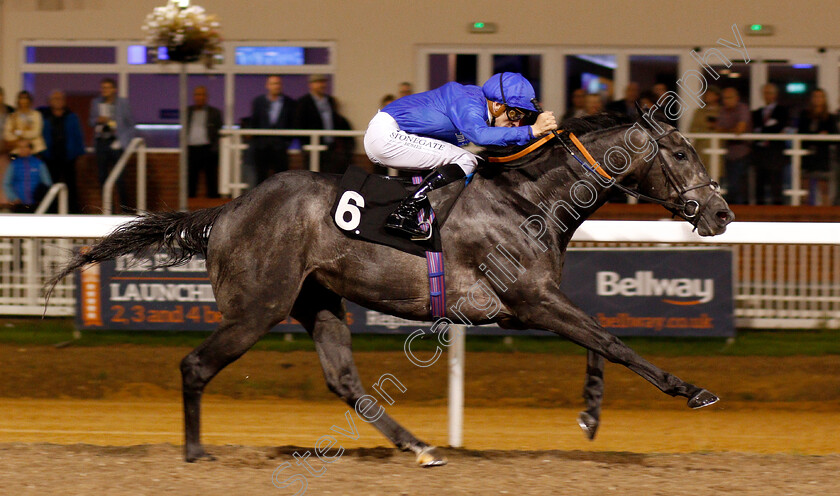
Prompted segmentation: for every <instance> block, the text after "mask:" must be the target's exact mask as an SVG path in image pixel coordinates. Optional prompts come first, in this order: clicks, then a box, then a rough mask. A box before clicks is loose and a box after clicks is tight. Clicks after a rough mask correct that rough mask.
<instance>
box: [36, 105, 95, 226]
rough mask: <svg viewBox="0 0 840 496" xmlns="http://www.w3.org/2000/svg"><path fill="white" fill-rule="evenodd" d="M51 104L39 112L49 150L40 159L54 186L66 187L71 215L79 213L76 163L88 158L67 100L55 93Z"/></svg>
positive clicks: (79, 122)
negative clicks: (42, 119) (81, 158)
mask: <svg viewBox="0 0 840 496" xmlns="http://www.w3.org/2000/svg"><path fill="white" fill-rule="evenodd" d="M49 103H50V104H49V106H48V107H41V108H39V109H38V110H40V111H41V114H42V115H43V116H44V129H43V136H44V142H45V144H46V146H47V148H46V150H44V151H43V152H42V153H41V156H42V158H43V159H44V162H45V163H46V164H47V169H48V170H49V172H50V176H51V177H52V180H53V182H56V183H64V184H66V185H67V193H68V209H69V210H70V212H71V213H78V212H79V211H80V210H79V201H78V191H77V189H76V160H77V159H78V158H79V157H81V156H82V155H84V154H85V142H84V137H83V135H82V123H81V121H79V117H78V116H77V115H76V114H74V113H73V111H71V110H70V109H69V108H67V97H66V96H65V94H64V92H63V91H61V90H54V91H53V92H52V93H50V100H49Z"/></svg>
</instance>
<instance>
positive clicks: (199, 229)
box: [44, 205, 224, 301]
mask: <svg viewBox="0 0 840 496" xmlns="http://www.w3.org/2000/svg"><path fill="white" fill-rule="evenodd" d="M223 208H224V205H220V206H218V207H213V208H205V209H202V210H198V211H195V212H160V213H147V214H145V215H143V216H141V217H138V218H137V219H134V220H132V221H130V222H126V223H125V224H123V225H121V226H119V227H117V228H116V229H115V230H114V232H112V233H111V234H109V235H107V236H105V237H104V238H102V240H101V241H99V242H98V243H96V244H95V245H93V246H91V247H90V248H89V249H87V250H80V251H79V252H78V253H76V254H75V255H73V258H72V259H71V260H70V261H69V262H68V263H67V264H66V265H65V266H64V267H62V269H61V270H60V271H59V272H58V273H57V274H55V275H54V276H53V277H52V278H51V279H50V280H49V281H48V282H47V283H46V284H45V285H44V286H45V288H47V292H46V299H47V301H49V297H50V295H51V294H52V292H53V289H55V286H56V284H58V282H59V281H61V280H62V279H64V277H66V276H67V275H68V274H70V273H72V272H73V271H74V270H76V269H79V268H81V267H84V266H85V265H88V264H93V263H99V262H104V261H105V260H111V259H114V258H116V257H118V256H120V255H139V256H142V255H146V254H152V253H158V252H161V251H163V252H164V253H166V254H167V255H169V258H168V259H167V260H166V261H165V262H163V263H161V264H158V265H157V266H158V267H170V266H173V265H179V264H182V263H184V262H186V261H187V260H189V259H190V257H192V256H193V255H197V254H201V255H204V256H207V242H208V239H209V236H210V228H211V227H212V226H213V223H214V222H216V219H217V218H218V217H219V215H220V214H221V213H222V209H223Z"/></svg>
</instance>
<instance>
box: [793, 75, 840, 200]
mask: <svg viewBox="0 0 840 496" xmlns="http://www.w3.org/2000/svg"><path fill="white" fill-rule="evenodd" d="M798 130H799V133H800V134H837V120H836V117H835V116H834V115H833V114H831V113H830V112H829V111H828V99H827V98H826V94H825V90H822V89H820V88H817V89H815V90H814V91H812V92H811V100H810V102H809V104H808V108H807V109H805V110H803V111H802V114H801V115H800V117H799V126H798ZM830 146H831V143H829V142H826V141H803V142H802V147H803V148H804V149H806V150H810V151H811V155H806V156H804V157H802V170H803V172H805V174H806V175H807V176H809V183H811V184H810V185H809V189H810V190H811V191H812V192H813V193H815V192H816V191H815V190H816V189H817V188H819V189H820V190H825V189H827V184H826V182H825V180H824V179H823V178H821V177H820V176H825V174H826V173H827V172H829V170H830V165H831V160H830V157H831V155H830ZM817 196H818V195H816V194H812V195H811V198H812V199H811V202H812V204H816V203H817Z"/></svg>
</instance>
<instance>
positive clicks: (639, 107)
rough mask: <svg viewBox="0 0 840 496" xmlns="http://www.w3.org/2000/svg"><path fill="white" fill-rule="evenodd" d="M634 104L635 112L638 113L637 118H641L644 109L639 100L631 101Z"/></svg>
mask: <svg viewBox="0 0 840 496" xmlns="http://www.w3.org/2000/svg"><path fill="white" fill-rule="evenodd" d="M633 103H635V104H636V112H637V113H638V114H639V119H641V118H642V115H644V113H645V109H643V108H642V105H641V104H640V103H639V100H636V101H635V102H633Z"/></svg>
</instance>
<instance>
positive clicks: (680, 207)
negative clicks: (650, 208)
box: [531, 98, 720, 231]
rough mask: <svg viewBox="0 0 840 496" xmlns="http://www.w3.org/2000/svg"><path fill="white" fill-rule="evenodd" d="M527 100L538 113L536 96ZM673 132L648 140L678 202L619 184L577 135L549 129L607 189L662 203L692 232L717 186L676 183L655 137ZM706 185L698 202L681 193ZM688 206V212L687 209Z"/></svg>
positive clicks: (710, 182)
mask: <svg viewBox="0 0 840 496" xmlns="http://www.w3.org/2000/svg"><path fill="white" fill-rule="evenodd" d="M531 103H532V104H533V105H534V108H535V109H537V112H540V113H541V112H542V108H541V107H540V102H539V101H537V99H536V98H534V99H532V100H531ZM636 108H637V109H638V111H639V115H641V114H643V113H644V110H643V109H642V108H641V107H640V106H639V104H638V103H637V104H636ZM675 132H677V129H676V128H673V129H671V130H670V131H666V132H664V133H662V134H660V135H659V136H657V137H655V138H654V137H652V136H651V140H652V141H654V142H655V143H656V148H657V150H659V152H658V153H657V154H656V157H655V158H656V159H658V160H659V166H660V167H661V168H662V174H663V175H664V176H665V179H666V181H667V182H668V184H669V185H670V186H671V187H672V188H674V190H676V192H677V197H678V198H679V201H680V202H679V203H674V202H672V201H668V200H663V199H662V198H655V197H653V196H648V195H645V194H643V193H642V192H640V191H637V190H634V189H630V188H628V187H626V186H624V185H623V184H620V183H619V182H618V181H616V180H615V178H614V177H612V176H610V175H609V174H607V172H606V171H605V170H604V168H603V167H601V164H599V163H598V162H597V161H596V160H595V159H594V158H592V155H590V154H589V152H588V151H587V150H586V148H585V147H584V146H583V143H581V142H580V140H579V139H578V138H577V136H575V135H574V134H572V133H570V132H568V131H552V132H551V133H552V134H553V135H554V137H555V138H557V141H559V142H560V144H561V145H563V147H564V148H565V149H566V151H567V152H569V155H571V156H572V157H573V158H574V159H575V160H577V162H578V163H579V164H580V165H582V166H583V167H584V168H585V169H587V170H588V171H590V172H592V173H593V174H597V175H599V176H602V177H603V178H605V179H606V180H607V181H608V185H607V187H608V188H609V187H613V188H615V189H617V190H619V191H621V192H622V193H624V194H627V195H630V196H632V197H634V198H636V199H638V200H644V201H647V202H651V203H656V204H657V205H662V206H663V207H665V208H666V209H668V210H669V211H671V212H672V213H673V214H674V215H678V216H680V217H682V218H683V219H685V220H686V221H687V222H688V223H689V224H691V225H692V226H694V230H695V231H696V230H697V224H698V223H699V222H700V216H701V214H702V213H703V211H704V210H706V207H708V205H709V201H710V200H711V199H712V196H713V195H714V194H715V193H717V192H719V191H720V185H719V184H718V183H717V182H716V181H714V180H709V181H708V182H705V183H703V184H698V185H695V186H690V187H688V188H683V187H682V186H680V185H679V184H678V183H677V175H676V173H674V171H673V170H671V167H670V166H669V165H668V163H667V162H666V161H665V159H664V158H663V157H662V149H661V147H660V146H659V140H661V139H663V138H665V137H666V136H669V135H670V134H672V133H675ZM569 143H571V145H572V146H570V144H569ZM575 149H577V150H578V151H579V152H580V154H581V155H583V156H584V158H586V162H584V161H583V160H581V159H580V157H578V155H577V154H576V153H575V151H574V150H575ZM651 167H653V163H651V164H650V165H649V166H648V168H647V170H646V171H645V174H644V176H643V177H642V179H641V180H640V181H639V184H641V183H643V182H644V180H645V179H647V176H648V174H650V169H651ZM706 186H711V187H712V193H710V194H709V196H707V197H706V199H705V200H704V201H703V204H702V205H701V204H700V203H699V202H698V201H697V200H691V199H687V198H686V197H685V194H686V193H688V192H689V191H694V190H695V189H700V188H705V187H706ZM689 208H690V210H691V211H689Z"/></svg>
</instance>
